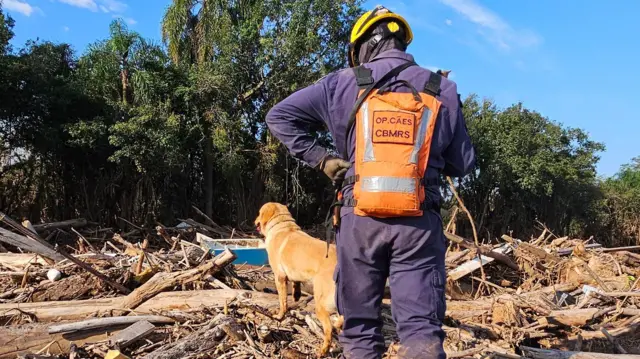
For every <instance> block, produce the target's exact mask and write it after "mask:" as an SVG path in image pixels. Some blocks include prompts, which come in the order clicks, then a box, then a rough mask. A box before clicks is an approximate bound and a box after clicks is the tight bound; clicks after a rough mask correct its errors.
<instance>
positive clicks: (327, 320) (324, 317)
mask: <svg viewBox="0 0 640 359" xmlns="http://www.w3.org/2000/svg"><path fill="white" fill-rule="evenodd" d="M323 299H324V298H318V302H317V303H316V316H318V319H319V320H320V323H321V324H322V331H323V334H324V336H323V338H322V339H323V340H322V347H321V348H320V350H319V351H318V357H324V356H326V355H327V353H328V352H329V346H330V345H331V332H332V329H333V327H332V326H331V317H330V315H329V312H328V311H327V310H326V309H325V307H324V303H323V302H322V301H323Z"/></svg>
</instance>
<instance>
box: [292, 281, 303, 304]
mask: <svg viewBox="0 0 640 359" xmlns="http://www.w3.org/2000/svg"><path fill="white" fill-rule="evenodd" d="M301 296H302V289H301V284H300V282H293V300H294V301H296V302H297V301H299V300H300V297H301Z"/></svg>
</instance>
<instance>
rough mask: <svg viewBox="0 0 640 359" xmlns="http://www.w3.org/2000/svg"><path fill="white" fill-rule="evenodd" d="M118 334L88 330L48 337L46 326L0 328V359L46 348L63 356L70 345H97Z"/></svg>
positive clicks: (116, 330) (115, 330)
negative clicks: (111, 335)
mask: <svg viewBox="0 0 640 359" xmlns="http://www.w3.org/2000/svg"><path fill="white" fill-rule="evenodd" d="M118 332H119V330H118V329H114V328H110V329H109V331H108V332H107V331H106V330H90V331H84V332H77V333H66V334H54V335H49V334H48V333H47V325H46V324H29V325H23V326H19V327H15V326H14V327H0V359H5V358H6V359H9V358H11V359H15V358H16V356H17V355H20V354H27V353H34V352H37V351H39V350H41V349H42V348H44V347H46V346H49V349H48V350H49V352H50V353H51V354H64V353H68V352H69V350H70V347H71V344H72V343H73V344H76V345H79V346H81V345H84V344H88V343H97V342H100V341H103V340H106V339H108V338H109V334H113V333H118ZM49 344H51V345H49Z"/></svg>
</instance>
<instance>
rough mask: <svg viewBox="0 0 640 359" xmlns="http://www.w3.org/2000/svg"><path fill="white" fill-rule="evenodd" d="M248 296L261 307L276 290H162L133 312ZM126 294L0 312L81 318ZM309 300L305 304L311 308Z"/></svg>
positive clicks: (104, 311) (42, 318) (117, 306)
mask: <svg viewBox="0 0 640 359" xmlns="http://www.w3.org/2000/svg"><path fill="white" fill-rule="evenodd" d="M238 296H242V297H247V298H250V300H251V303H252V304H255V305H259V306H261V307H265V308H267V307H275V306H277V305H278V296H277V295H276V294H269V293H261V292H254V291H247V290H239V289H231V290H226V289H214V290H196V291H180V292H164V293H160V294H158V295H156V296H155V297H153V298H151V299H149V300H148V301H146V302H144V303H142V304H141V305H140V306H139V307H137V308H136V310H135V313H136V314H155V313H156V312H157V311H160V310H181V311H185V312H189V311H197V310H199V309H201V307H203V306H206V307H223V306H224V305H225V304H227V303H228V302H230V301H231V300H233V299H234V298H236V297H238ZM125 298H126V297H116V298H102V299H88V300H73V301H62V302H39V303H6V304H0V316H1V315H10V314H15V313H17V311H22V312H24V313H27V314H32V315H34V316H35V317H36V318H37V320H38V321H39V322H53V321H69V320H82V319H87V318H90V317H95V316H99V315H100V316H104V315H110V313H111V312H112V311H115V310H121V308H122V303H123V301H124V299H125ZM289 299H290V305H293V300H292V299H291V297H289ZM313 305H314V304H313V302H311V303H310V304H309V305H308V306H309V307H311V308H313Z"/></svg>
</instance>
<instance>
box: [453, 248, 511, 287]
mask: <svg viewBox="0 0 640 359" xmlns="http://www.w3.org/2000/svg"><path fill="white" fill-rule="evenodd" d="M509 251H511V246H510V245H509V244H504V245H502V246H501V247H499V248H496V249H494V250H493V251H492V253H496V254H498V253H500V254H505V253H508V252H509ZM494 260H495V258H493V257H489V256H485V255H480V256H478V257H475V258H473V259H472V260H470V261H467V262H465V263H463V264H461V265H460V266H458V267H457V268H455V269H454V270H451V271H449V272H448V273H447V277H448V278H450V279H452V280H458V279H460V278H462V277H464V276H466V275H468V274H470V273H472V272H474V271H476V270H478V269H480V268H481V267H482V266H483V265H485V264H489V263H491V262H493V261H494Z"/></svg>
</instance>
